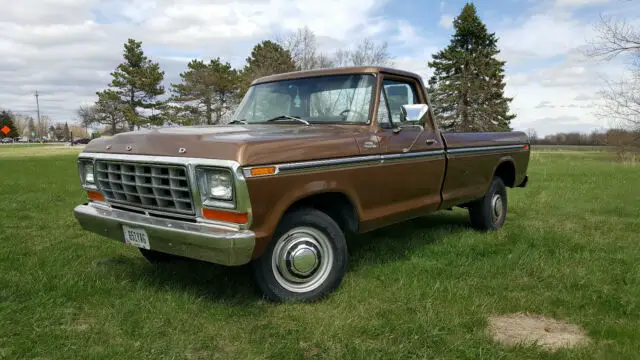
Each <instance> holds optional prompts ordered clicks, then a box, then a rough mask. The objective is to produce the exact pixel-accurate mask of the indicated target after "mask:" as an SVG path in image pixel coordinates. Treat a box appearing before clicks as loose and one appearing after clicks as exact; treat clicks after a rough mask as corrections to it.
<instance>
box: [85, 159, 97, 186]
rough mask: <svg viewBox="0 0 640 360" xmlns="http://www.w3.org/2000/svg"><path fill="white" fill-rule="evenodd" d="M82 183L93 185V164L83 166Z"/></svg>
mask: <svg viewBox="0 0 640 360" xmlns="http://www.w3.org/2000/svg"><path fill="white" fill-rule="evenodd" d="M84 182H85V183H86V184H95V181H94V178H93V163H87V164H84Z"/></svg>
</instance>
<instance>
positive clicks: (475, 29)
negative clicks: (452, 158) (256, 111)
mask: <svg viewBox="0 0 640 360" xmlns="http://www.w3.org/2000/svg"><path fill="white" fill-rule="evenodd" d="M453 25H454V29H455V34H454V35H453V37H452V40H451V43H450V45H449V46H447V47H446V48H445V49H444V50H442V51H440V52H438V53H437V54H435V55H434V57H433V59H434V60H433V61H432V62H430V63H429V64H428V65H429V66H431V67H432V68H433V69H434V70H435V74H434V75H433V77H432V78H431V79H430V80H429V93H430V94H431V96H432V105H433V108H434V112H435V114H436V116H437V119H438V120H439V121H440V123H441V126H442V127H443V129H444V130H446V131H509V130H511V128H510V122H511V120H512V119H513V118H515V115H513V114H511V113H510V112H509V103H510V102H511V100H512V99H510V98H507V97H505V96H504V86H505V83H504V64H505V63H504V62H503V61H499V60H497V58H496V56H497V55H498V54H499V50H498V46H497V41H498V39H497V37H496V35H495V34H494V33H489V32H488V30H487V28H486V26H485V25H484V24H483V23H482V21H481V20H480V18H479V17H478V15H477V11H476V8H475V6H474V5H473V4H471V3H469V4H467V5H465V6H464V8H463V10H462V12H461V14H460V15H459V16H458V17H457V18H456V19H455V21H454V23H453ZM122 55H123V62H122V63H121V64H119V65H118V66H117V68H116V69H115V71H114V72H112V73H111V78H112V79H111V82H110V83H109V84H108V88H107V89H105V90H102V91H99V92H97V96H98V100H97V101H96V102H95V103H94V104H92V105H90V106H81V107H80V108H79V109H78V111H77V115H78V118H79V119H80V120H81V122H82V123H83V125H84V126H89V125H92V124H100V125H103V126H106V127H107V129H108V132H109V133H112V134H114V133H117V132H121V131H128V130H134V129H139V128H140V127H146V126H149V125H163V124H167V123H169V124H178V125H196V124H207V125H214V124H220V123H224V122H225V121H226V120H227V119H228V118H229V117H230V115H231V113H232V111H233V109H234V108H235V107H236V106H237V104H238V103H239V101H240V100H241V99H242V97H243V95H244V94H245V92H246V91H247V89H248V87H249V85H250V83H251V82H252V81H253V80H255V79H257V78H259V77H263V76H267V75H272V74H276V73H284V72H291V71H300V70H311V69H319V68H331V67H342V66H364V65H373V66H391V65H393V57H392V56H391V55H390V53H389V51H388V46H387V43H385V42H383V43H376V42H374V41H373V40H371V39H364V40H362V41H361V42H360V43H358V44H356V45H355V46H354V47H352V48H346V49H338V50H336V51H334V52H333V53H326V52H322V51H321V49H320V47H319V45H318V41H317V38H316V35H315V34H314V33H313V32H312V31H311V30H310V29H309V28H307V27H305V28H301V29H298V30H297V31H295V32H293V33H291V34H288V35H286V36H281V37H278V38H277V39H274V40H264V41H262V42H260V43H258V44H256V45H255V46H254V47H253V49H252V50H251V53H250V54H249V56H248V57H247V58H246V62H245V64H244V66H243V67H241V68H234V67H233V66H232V65H231V64H230V63H229V62H226V61H224V60H222V59H221V58H219V57H217V58H213V59H209V60H200V59H194V60H192V61H190V62H189V63H188V64H187V66H186V69H185V71H184V72H182V73H181V74H180V76H179V78H180V80H179V82H177V83H172V84H170V86H169V89H165V88H164V86H163V85H162V83H163V80H164V78H165V72H164V71H162V70H161V69H160V65H159V63H158V62H154V61H153V60H152V59H150V58H149V57H148V56H147V55H145V53H144V51H143V49H142V43H141V42H140V41H136V40H135V39H129V40H128V41H127V42H126V43H125V44H124V49H123V54H122Z"/></svg>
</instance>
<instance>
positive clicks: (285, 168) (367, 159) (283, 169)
mask: <svg viewBox="0 0 640 360" xmlns="http://www.w3.org/2000/svg"><path fill="white" fill-rule="evenodd" d="M524 145H526V144H519V145H493V146H481V147H465V148H457V149H451V150H446V151H445V150H429V151H419V152H408V153H396V154H382V155H364V156H350V157H344V158H336V159H326V160H312V161H301V162H290V163H283V164H275V165H260V166H249V167H245V168H243V173H244V175H245V177H247V178H256V177H263V176H274V175H278V174H280V173H287V172H293V171H302V170H307V171H313V170H315V169H320V168H327V167H339V166H345V165H364V164H369V163H374V164H376V163H377V164H383V163H385V162H388V161H394V162H395V161H399V160H404V159H416V158H421V157H434V156H444V155H452V156H456V155H460V154H466V153H476V152H482V151H496V150H509V149H522V150H525V149H524V148H523V146H524ZM264 166H275V167H276V173H275V174H272V175H261V176H251V169H252V168H254V167H264Z"/></svg>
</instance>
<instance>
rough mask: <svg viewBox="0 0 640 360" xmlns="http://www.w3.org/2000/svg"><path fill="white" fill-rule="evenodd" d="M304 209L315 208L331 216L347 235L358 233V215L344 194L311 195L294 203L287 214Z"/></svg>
mask: <svg viewBox="0 0 640 360" xmlns="http://www.w3.org/2000/svg"><path fill="white" fill-rule="evenodd" d="M302 207H305V208H313V209H316V210H319V211H322V212H323V213H325V214H327V215H329V216H330V217H331V218H332V219H333V220H334V221H335V222H336V223H338V225H339V226H340V228H341V229H342V231H344V232H345V233H346V232H349V233H357V232H358V214H357V213H356V209H355V207H354V206H353V203H352V202H351V200H350V199H349V197H347V195H345V194H343V193H338V192H331V193H322V194H316V195H311V196H309V197H306V198H302V199H300V200H298V201H296V202H295V203H293V204H292V205H291V206H289V208H288V209H287V211H286V212H291V211H295V210H296V209H299V208H302Z"/></svg>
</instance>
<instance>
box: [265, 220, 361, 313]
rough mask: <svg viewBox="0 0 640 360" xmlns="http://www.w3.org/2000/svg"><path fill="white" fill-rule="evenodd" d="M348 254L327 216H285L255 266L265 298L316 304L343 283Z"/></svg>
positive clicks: (340, 232) (344, 243) (340, 236)
mask: <svg viewBox="0 0 640 360" xmlns="http://www.w3.org/2000/svg"><path fill="white" fill-rule="evenodd" d="M347 262H348V252H347V244H346V241H345V238H344V234H343V232H342V230H340V227H339V226H338V224H337V223H336V222H335V221H334V220H333V219H332V218H331V217H329V216H328V215H327V214H325V213H323V212H321V211H318V210H315V209H300V210H297V211H295V212H291V213H289V214H286V215H285V216H284V217H283V219H282V221H281V223H280V224H279V225H278V229H277V230H276V232H275V234H274V239H273V240H272V241H271V243H270V244H269V246H268V247H267V249H266V250H265V253H264V254H263V255H262V257H261V258H259V259H258V260H256V261H255V262H254V263H253V270H254V276H255V278H256V282H257V283H258V286H259V287H260V289H261V290H262V292H263V294H264V295H265V296H266V297H267V298H268V299H270V300H273V301H279V302H282V301H314V300H318V299H321V298H323V297H325V296H327V295H328V294H329V293H331V292H332V291H334V290H335V289H336V288H337V287H338V286H339V285H340V283H341V282H342V278H343V277H344V274H345V272H346V269H347Z"/></svg>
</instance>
